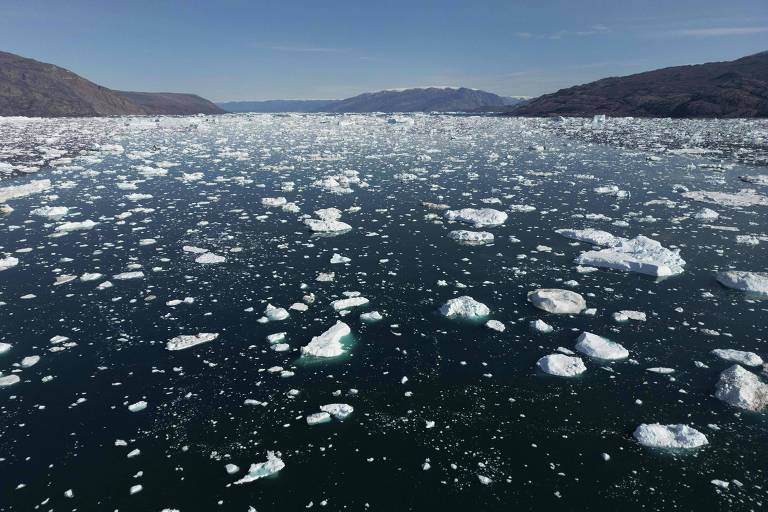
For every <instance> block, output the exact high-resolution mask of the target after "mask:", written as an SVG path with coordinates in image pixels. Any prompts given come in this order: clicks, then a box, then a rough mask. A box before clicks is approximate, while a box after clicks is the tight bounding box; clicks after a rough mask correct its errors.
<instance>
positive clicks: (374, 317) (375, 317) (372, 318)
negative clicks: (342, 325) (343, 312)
mask: <svg viewBox="0 0 768 512" xmlns="http://www.w3.org/2000/svg"><path fill="white" fill-rule="evenodd" d="M383 318H384V317H383V316H381V313H379V312H378V311H370V312H368V313H362V314H361V315H360V320H362V321H363V322H378V321H379V320H382V319H383Z"/></svg>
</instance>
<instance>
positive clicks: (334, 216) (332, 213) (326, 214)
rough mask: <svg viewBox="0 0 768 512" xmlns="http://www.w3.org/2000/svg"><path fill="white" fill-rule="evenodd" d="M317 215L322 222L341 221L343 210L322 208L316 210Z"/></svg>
mask: <svg viewBox="0 0 768 512" xmlns="http://www.w3.org/2000/svg"><path fill="white" fill-rule="evenodd" d="M315 215H317V218H318V219H320V220H327V221H332V220H339V219H340V218H341V210H339V209H338V208H321V209H320V210H315Z"/></svg>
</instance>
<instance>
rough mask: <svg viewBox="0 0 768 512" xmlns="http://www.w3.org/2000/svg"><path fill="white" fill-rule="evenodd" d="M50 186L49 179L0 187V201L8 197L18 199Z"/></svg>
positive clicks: (6, 199) (2, 201) (4, 200)
mask: <svg viewBox="0 0 768 512" xmlns="http://www.w3.org/2000/svg"><path fill="white" fill-rule="evenodd" d="M49 188H51V180H35V181H30V182H29V183H25V184H24V185H12V186H10V187H0V203H4V202H6V201H8V200H9V199H18V198H20V197H26V196H29V195H32V194H37V193H40V192H43V191H45V190H48V189H49Z"/></svg>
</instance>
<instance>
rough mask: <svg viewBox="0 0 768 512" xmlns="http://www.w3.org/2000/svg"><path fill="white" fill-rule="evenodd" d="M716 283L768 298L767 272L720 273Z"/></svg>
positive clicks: (734, 271)
mask: <svg viewBox="0 0 768 512" xmlns="http://www.w3.org/2000/svg"><path fill="white" fill-rule="evenodd" d="M717 281H718V282H719V283H720V284H722V285H723V286H727V287H728V288H734V289H736V290H741V291H744V292H749V293H755V294H758V295H765V296H768V272H742V271H736V270H733V271H728V272H720V273H718V274H717Z"/></svg>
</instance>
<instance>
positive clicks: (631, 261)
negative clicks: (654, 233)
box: [576, 235, 685, 276]
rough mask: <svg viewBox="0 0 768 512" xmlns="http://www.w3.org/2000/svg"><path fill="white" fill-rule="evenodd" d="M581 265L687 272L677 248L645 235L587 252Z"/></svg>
mask: <svg viewBox="0 0 768 512" xmlns="http://www.w3.org/2000/svg"><path fill="white" fill-rule="evenodd" d="M576 263H577V264H579V265H590V266H593V267H604V268H612V269H615V270H623V271H625V272H638V273H640V274H649V275H652V276H673V275H676V274H680V273H682V272H683V270H684V269H683V267H684V266H685V260H683V259H682V258H681V257H680V252H679V251H677V250H671V249H667V248H665V247H662V245H661V244H660V243H659V242H657V241H656V240H652V239H650V238H647V237H645V236H642V235H640V236H637V237H635V238H631V239H628V240H626V239H622V240H621V242H620V243H619V244H618V245H616V246H614V247H611V248H608V249H602V250H599V251H587V252H584V253H582V254H581V255H580V256H578V257H577V258H576Z"/></svg>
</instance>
